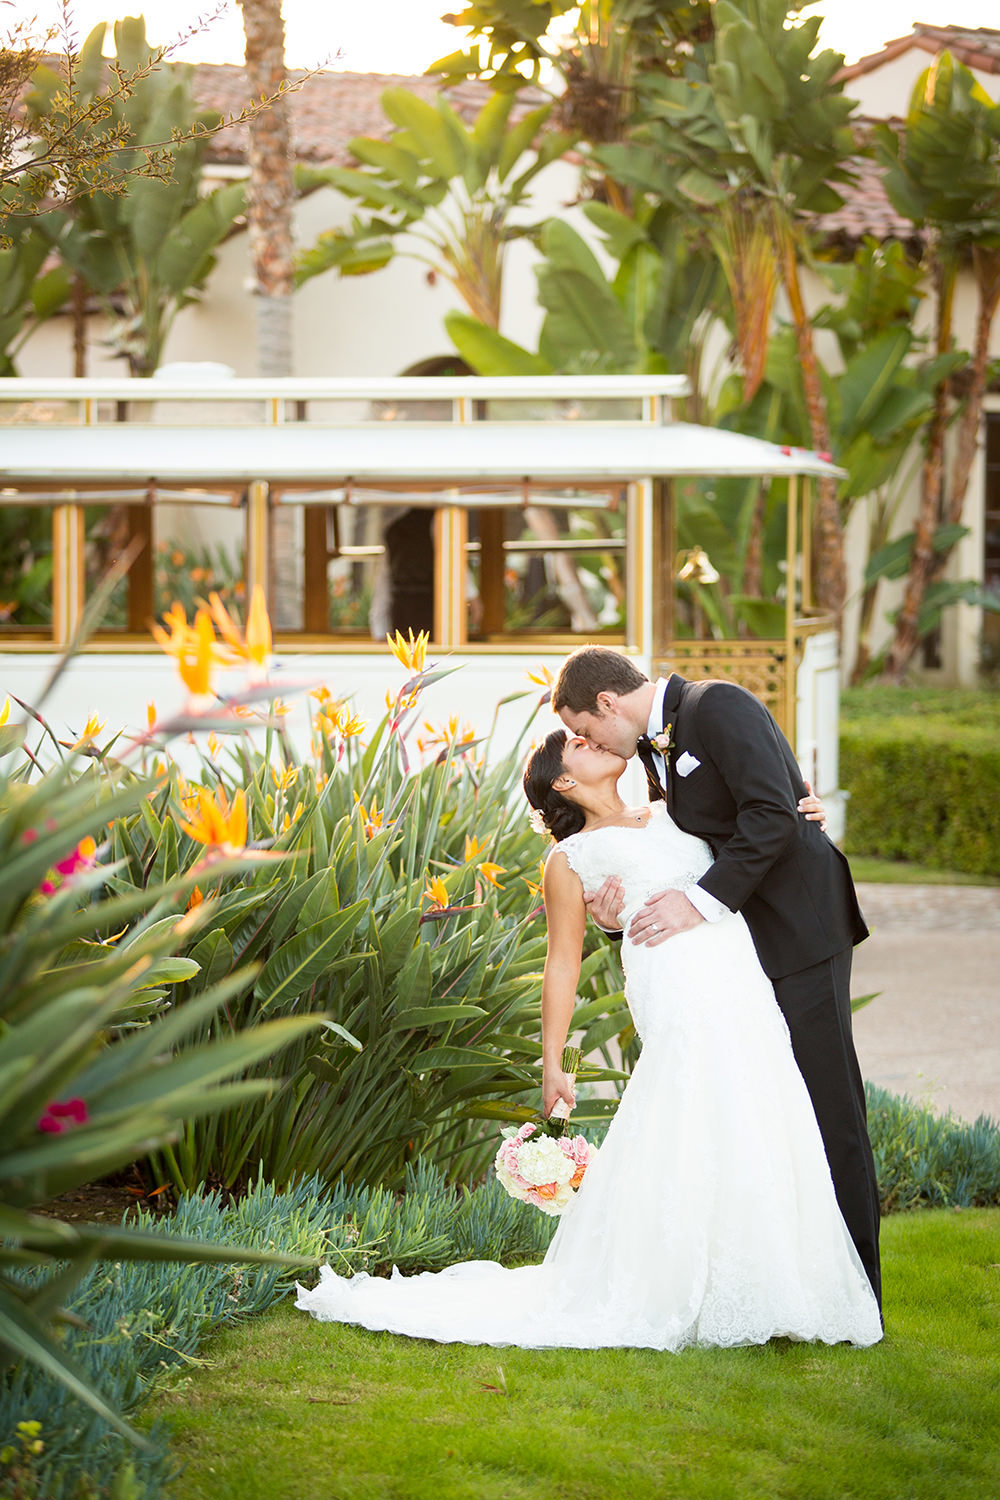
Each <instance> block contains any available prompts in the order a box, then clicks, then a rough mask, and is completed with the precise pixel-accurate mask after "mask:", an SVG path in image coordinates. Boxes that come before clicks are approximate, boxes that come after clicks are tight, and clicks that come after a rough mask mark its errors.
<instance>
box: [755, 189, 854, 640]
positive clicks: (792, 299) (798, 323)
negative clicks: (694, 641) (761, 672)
mask: <svg viewBox="0 0 1000 1500" xmlns="http://www.w3.org/2000/svg"><path fill="white" fill-rule="evenodd" d="M773 224H774V236H775V251H776V254H777V257H778V263H779V265H780V266H781V274H782V281H783V283H784V287H785V292H786V294H787V296H788V303H789V307H790V310H791V314H792V322H793V324H794V326H795V341H796V344H797V346H798V352H799V366H800V369H801V372H802V386H803V390H804V392H805V398H806V410H807V411H808V413H809V431H810V435H811V437H812V445H813V448H814V449H815V450H816V452H817V453H828V452H829V451H830V423H829V419H828V417H827V414H826V401H825V399H824V396H823V384H822V381H821V380H820V373H819V361H818V360H817V358H816V349H815V345H814V344H813V334H812V324H811V323H810V321H809V316H808V314H807V312H806V309H805V302H804V300H803V297H802V286H801V283H800V281H799V264H798V257H797V255H796V252H795V235H794V232H793V229H792V225H791V224H790V222H789V220H788V218H787V216H786V215H785V214H784V213H783V212H782V211H781V210H780V209H776V210H775V213H774V218H773ZM817 494H818V503H817V506H816V518H815V522H814V526H813V535H814V538H815V542H816V559H815V568H814V577H815V583H816V603H817V604H818V605H819V607H820V609H825V610H829V612H830V613H831V614H832V615H834V616H835V617H836V620H837V624H838V627H839V625H840V620H841V616H842V614H843V610H844V600H845V599H846V597H847V565H846V562H845V559H844V528H843V525H842V523H841V519H840V501H839V499H838V496H837V483H836V480H834V479H821V480H820V481H819V483H818V485H817ZM789 585H791V580H789Z"/></svg>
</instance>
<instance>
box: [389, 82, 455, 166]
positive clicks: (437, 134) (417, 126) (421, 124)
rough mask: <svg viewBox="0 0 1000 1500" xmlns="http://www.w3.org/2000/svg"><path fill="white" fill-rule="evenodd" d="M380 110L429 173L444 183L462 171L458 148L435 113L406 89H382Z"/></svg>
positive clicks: (439, 116) (432, 108)
mask: <svg viewBox="0 0 1000 1500" xmlns="http://www.w3.org/2000/svg"><path fill="white" fill-rule="evenodd" d="M382 108H383V109H384V111H385V113H386V114H387V115H388V117H389V119H390V120H392V121H393V123H394V124H396V125H400V126H402V127H403V128H404V129H405V130H407V131H408V132H409V134H410V135H411V136H412V137H413V139H414V141H415V142H416V143H417V146H418V148H419V150H420V152H421V153H422V155H423V157H424V159H425V161H427V162H428V163H429V164H430V166H431V168H432V169H433V173H434V175H435V176H437V177H441V178H444V179H445V180H447V179H449V178H452V177H457V176H459V174H460V173H462V172H463V171H464V169H465V166H466V162H465V160H464V158H463V155H462V151H461V147H460V144H459V142H458V140H457V138H456V136H455V134H454V132H453V131H452V130H451V129H450V128H449V126H448V124H447V122H446V121H445V119H444V118H443V116H442V114H441V113H440V111H439V110H437V109H435V108H434V106H433V105H432V104H428V103H427V101H426V100H424V99H419V98H418V97H417V96H416V94H411V93H410V90H409V89H404V88H391V89H386V90H385V92H384V93H383V95H382Z"/></svg>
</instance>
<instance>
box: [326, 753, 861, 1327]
mask: <svg viewBox="0 0 1000 1500" xmlns="http://www.w3.org/2000/svg"><path fill="white" fill-rule="evenodd" d="M624 765H625V763H624V761H623V760H622V759H621V758H620V757H619V756H617V755H614V754H613V753H612V752H610V751H607V750H602V749H598V748H596V747H594V746H592V745H590V744H588V742H587V741H586V740H584V739H582V738H579V737H572V736H570V737H568V736H567V734H566V731H565V730H556V731H554V732H553V733H552V734H550V735H549V736H548V738H547V739H546V740H545V742H544V744H543V745H541V746H540V747H539V748H538V749H537V750H536V751H535V752H534V753H533V754H532V756H531V758H530V760H529V762H528V766H527V769H526V771H525V775H524V788H525V793H526V795H527V797H528V800H529V802H530V803H531V805H532V806H533V807H534V808H535V809H536V810H537V811H538V812H539V813H540V814H541V817H542V819H543V820H544V823H545V826H546V827H547V828H548V830H549V832H550V833H551V834H552V837H553V838H554V840H555V841H556V842H555V847H554V848H553V850H552V851H551V853H550V855H549V858H548V860H547V862H546V866H545V876H544V893H545V911H546V918H547V923H548V955H547V958H546V963H545V975H544V980H543V984H542V1042H543V1082H542V1095H543V1105H544V1108H545V1111H546V1113H548V1112H549V1111H551V1109H552V1108H553V1106H554V1105H555V1104H556V1102H557V1100H559V1099H563V1100H565V1101H566V1103H567V1104H570V1105H572V1103H573V1093H572V1080H571V1079H570V1078H569V1077H568V1076H567V1075H566V1074H565V1073H563V1071H562V1069H561V1066H560V1062H561V1057H562V1050H563V1045H564V1043H565V1041H566V1038H567V1035H568V1032H569V1030H570V1027H571V1024H572V1016H573V1006H574V1001H575V998H576V985H577V981H578V978H579V972H580V962H581V955H582V950H583V936H584V929H585V925H586V906H585V903H584V892H585V891H588V892H589V891H594V890H596V889H597V888H598V887H599V886H600V885H601V883H602V882H603V881H604V880H605V879H606V878H607V877H608V876H611V875H615V876H618V877H619V878H620V879H621V880H622V882H623V885H624V891H625V895H624V902H625V909H624V912H623V913H622V918H621V920H622V924H623V926H624V928H625V929H626V935H625V936H624V937H623V940H622V963H623V966H624V968H625V973H626V998H627V1000H628V1004H629V1008H630V1010H631V1012H632V1016H633V1019H634V1021H635V1025H636V1029H637V1031H638V1033H639V1035H640V1036H641V1038H642V1054H641V1056H640V1058H639V1061H638V1063H637V1064H636V1067H635V1069H634V1071H633V1074H632V1078H631V1080H630V1082H629V1084H628V1087H627V1088H626V1090H625V1092H624V1094H623V1096H622V1099H621V1102H620V1104H619V1107H618V1110H617V1113H616V1114H615V1116H614V1118H613V1120H612V1122H611V1125H610V1127H609V1129H608V1132H607V1136H606V1138H605V1141H604V1144H603V1145H602V1146H601V1149H600V1151H599V1152H598V1153H597V1155H596V1157H595V1158H594V1160H593V1161H592V1163H591V1165H590V1167H589V1168H588V1170H587V1175H586V1177H585V1179H584V1181H583V1184H582V1186H581V1187H580V1189H579V1191H578V1192H577V1194H576V1197H575V1198H574V1200H573V1201H572V1202H571V1203H570V1205H569V1207H568V1208H567V1209H566V1211H565V1213H564V1214H563V1216H562V1219H561V1222H560V1224H559V1228H558V1230H557V1231H556V1234H555V1236H554V1238H553V1240H552V1243H551V1245H550V1246H549V1250H548V1252H547V1254H546V1256H545V1259H544V1261H543V1262H542V1264H541V1265H538V1266H524V1267H519V1268H517V1269H513V1270H509V1269H505V1268H504V1267H502V1266H500V1265H498V1264H497V1263H495V1262H493V1261H471V1262H465V1263H463V1264H459V1265H454V1266H449V1267H448V1268H447V1269H446V1270H444V1271H440V1272H425V1273H423V1274H421V1275H417V1276H409V1277H402V1276H400V1275H399V1274H398V1273H396V1272H394V1273H393V1276H392V1278H391V1279H390V1280H386V1279H384V1278H380V1277H369V1276H366V1275H358V1276H353V1277H350V1278H346V1277H340V1276H338V1275H336V1273H335V1272H333V1271H332V1270H331V1269H330V1268H329V1267H328V1266H324V1267H322V1268H321V1271H320V1277H321V1279H320V1282H319V1284H318V1286H316V1287H315V1288H314V1289H313V1290H311V1291H307V1290H305V1289H304V1288H301V1287H300V1288H299V1297H298V1300H297V1301H296V1306H297V1307H300V1308H303V1309H305V1310H306V1311H308V1312H311V1313H312V1314H313V1315H314V1316H315V1317H317V1318H319V1319H321V1320H325V1321H335V1322H344V1323H359V1324H361V1325H362V1326H363V1327H366V1328H372V1329H384V1330H388V1331H391V1332H395V1333H402V1334H408V1335H411V1336H413V1337H421V1338H429V1339H436V1340H439V1341H441V1342H445V1343H448V1342H460V1343H467V1344H480V1343H481V1344H519V1345H522V1346H524V1347H527V1348H547V1347H560V1346H561V1347H570V1348H602V1347H610V1346H617V1345H627V1346H635V1347H645V1348H652V1349H664V1350H678V1349H682V1348H684V1347H685V1346H687V1345H690V1344H701V1345H715V1346H730V1345H736V1344H762V1343H766V1342H767V1340H768V1339H770V1338H775V1337H780V1336H787V1337H790V1338H794V1339H803V1340H811V1339H817V1340H822V1341H823V1342H825V1343H838V1342H842V1341H847V1342H850V1343H853V1344H858V1345H869V1344H874V1343H877V1342H878V1340H879V1339H880V1338H881V1337H882V1326H881V1319H880V1316H879V1312H878V1307H877V1305H876V1302H875V1297H874V1295H873V1293H872V1290H871V1287H870V1285H869V1282H868V1278H867V1276H866V1275H865V1272H864V1270H863V1268H862V1265H861V1262H860V1260H859V1259H858V1255H857V1251H856V1250H855V1249H854V1245H853V1244H852V1242H851V1239H850V1236H849V1235H848V1232H847V1229H846V1227H845V1225H844V1221H843V1219H842V1218H841V1215H840V1210H839V1209H838V1207H837V1202H836V1199H835V1197H834V1190H833V1184H832V1182H831V1179H830V1172H829V1168H828V1166H827V1162H826V1157H825V1155H824V1152H823V1146H822V1142H821V1140H820V1135H819V1130H818V1128H817V1125H816V1120H815V1117H814V1114H813V1109H812V1104H811V1102H810V1100H809V1096H808V1094H807V1092H806V1088H805V1084H804V1083H803V1082H802V1078H801V1076H800V1074H799V1071H798V1069H797V1067H796V1065H795V1062H794V1059H793V1057H792V1051H791V1045H790V1042H789V1039H788V1032H787V1029H786V1027H785V1022H784V1019H783V1017H782V1015H781V1012H780V1011H779V1009H778V1006H777V1004H776V1002H775V999H774V993H773V991H772V988H771V985H770V982H769V980H768V979H767V978H766V976H765V974H764V972H763V970H762V969H761V967H760V964H759V962H758V960H757V955H756V952H755V950H754V946H753V943H752V941H751V938H750V934H749V931H748V929H747V926H746V924H745V922H744V920H743V918H742V917H741V916H739V915H736V914H734V915H730V916H728V917H724V918H723V919H722V921H720V922H716V923H707V922H703V923H700V924H699V925H698V926H697V927H694V928H692V929H691V930H690V931H688V932H683V933H680V934H678V935H677V936H675V937H672V938H670V939H669V941H668V942H667V943H665V944H663V945H661V946H655V947H650V946H647V945H643V944H641V943H640V944H634V943H632V942H631V941H630V940H629V938H628V936H627V927H628V921H629V918H630V917H631V915H632V914H633V913H634V912H635V911H636V910H637V909H638V908H639V907H640V906H641V905H642V904H643V902H644V901H645V899H646V897H647V896H649V895H651V894H653V893H654V892H657V891H662V890H664V889H666V888H668V887H672V888H675V889H685V888H686V887H687V886H688V885H690V884H693V883H694V882H695V881H697V880H698V879H699V877H700V876H701V875H702V874H703V873H704V871H705V870H706V869H707V868H708V866H709V864H710V863H711V855H710V853H709V851H708V849H707V847H706V846H705V845H704V844H703V843H702V842H701V841H700V840H699V839H696V838H693V837H692V836H691V835H690V834H686V833H683V832H681V830H680V829H678V828H677V827H676V825H675V824H674V823H673V822H671V820H670V818H669V816H668V815H667V813H666V809H665V805H664V803H662V802H659V803H656V804H654V805H653V806H652V807H642V808H629V807H626V806H625V805H624V803H623V802H622V800H621V798H620V797H619V795H618V791H617V783H618V779H619V777H620V776H621V773H622V771H623V769H624Z"/></svg>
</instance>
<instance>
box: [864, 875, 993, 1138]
mask: <svg viewBox="0 0 1000 1500" xmlns="http://www.w3.org/2000/svg"><path fill="white" fill-rule="evenodd" d="M858 895H859V897H860V900H861V907H862V910H863V911H864V913H865V917H866V918H867V921H868V926H869V927H870V928H871V930H872V935H871V937H870V938H869V939H868V940H867V941H866V942H864V943H862V944H861V946H860V947H859V948H856V949H855V950H854V974H853V982H852V985H851V990H852V993H853V994H854V996H855V997H857V996H860V995H867V994H871V993H872V992H873V991H878V992H879V994H878V998H877V999H875V1000H873V1001H872V1002H871V1004H870V1005H867V1006H865V1008H864V1009H863V1010H861V1011H858V1012H857V1013H856V1014H855V1017H854V1036H855V1041H856V1043H857V1049H858V1056H859V1058H860V1060H861V1070H862V1072H863V1073H864V1075H865V1077H866V1078H868V1079H870V1080H871V1081H872V1082H873V1083H877V1084H881V1085H882V1087H883V1088H888V1089H891V1090H892V1091H893V1092H894V1093H897V1094H909V1095H910V1096H911V1097H912V1098H915V1099H919V1100H921V1101H922V1102H926V1103H928V1104H931V1105H933V1107H934V1109H935V1110H937V1111H938V1112H939V1113H944V1112H945V1111H946V1110H949V1109H950V1110H952V1111H953V1112H954V1113H955V1114H957V1115H960V1116H961V1117H962V1118H963V1119H966V1120H974V1119H975V1118H976V1116H977V1115H980V1114H988V1115H992V1117H993V1118H994V1120H997V1121H1000V886H942V885H865V884H859V886H858Z"/></svg>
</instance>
